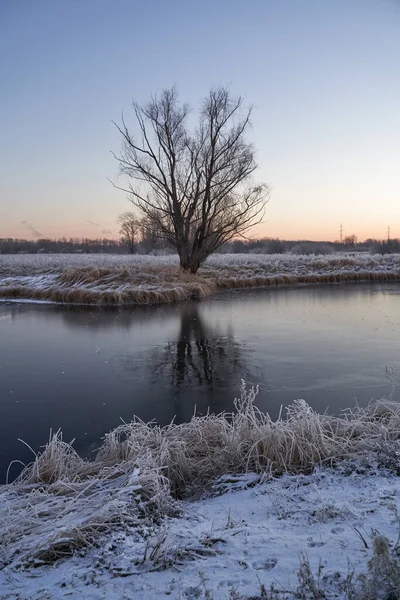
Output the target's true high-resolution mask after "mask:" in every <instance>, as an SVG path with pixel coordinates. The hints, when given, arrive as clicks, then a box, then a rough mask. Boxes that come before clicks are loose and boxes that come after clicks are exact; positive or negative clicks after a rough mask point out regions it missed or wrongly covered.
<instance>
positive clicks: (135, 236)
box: [117, 212, 141, 254]
mask: <svg viewBox="0 0 400 600" xmlns="http://www.w3.org/2000/svg"><path fill="white" fill-rule="evenodd" d="M117 222H118V224H119V225H120V230H119V232H120V234H121V235H122V236H123V238H124V240H125V241H126V243H127V244H128V248H129V252H130V253H131V254H134V253H135V250H136V244H137V243H138V241H139V235H140V227H141V224H140V221H139V219H137V218H136V217H135V215H134V214H133V213H132V212H124V213H122V215H120V216H119V217H118V221H117Z"/></svg>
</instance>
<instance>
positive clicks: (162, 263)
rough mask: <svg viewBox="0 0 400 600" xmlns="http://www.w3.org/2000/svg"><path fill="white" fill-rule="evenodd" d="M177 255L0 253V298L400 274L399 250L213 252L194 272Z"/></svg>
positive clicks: (181, 294) (95, 300) (120, 297)
mask: <svg viewBox="0 0 400 600" xmlns="http://www.w3.org/2000/svg"><path fill="white" fill-rule="evenodd" d="M178 264H179V261H178V257H177V256H176V255H168V256H128V255H110V254H70V255H68V254H52V255H44V254H40V255H28V254H23V255H0V298H1V297H3V298H31V299H32V300H52V301H54V302H67V303H88V304H129V303H155V302H174V301H178V300H187V299H190V298H193V297H196V298H198V297H202V296H206V295H209V294H211V293H213V291H215V290H216V289H217V288H235V287H253V286H274V285H281V284H284V285H294V284H298V283H329V282H339V281H359V280H386V279H394V280H398V279H400V255H399V254H387V255H384V256H382V255H378V254H364V253H359V254H356V253H347V254H346V253H343V254H330V255H317V256H316V255H309V256H301V255H300V256H298V255H290V254H282V255H279V254H275V255H265V254H215V255H212V256H211V257H209V259H208V260H207V261H206V262H205V264H204V265H203V266H202V268H201V269H199V271H198V273H197V276H196V277H193V276H191V275H187V274H182V273H180V271H179V269H178Z"/></svg>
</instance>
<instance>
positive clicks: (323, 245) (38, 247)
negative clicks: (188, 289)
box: [0, 236, 400, 254]
mask: <svg viewBox="0 0 400 600" xmlns="http://www.w3.org/2000/svg"><path fill="white" fill-rule="evenodd" d="M132 250H133V251H134V253H136V254H170V253H172V252H174V250H173V248H171V246H170V245H167V244H163V243H162V241H161V240H160V239H159V238H158V239H155V240H154V244H152V243H149V240H146V243H144V241H141V242H139V243H137V244H135V245H134V248H132V246H130V245H129V243H128V241H127V240H126V239H124V238H121V239H120V240H109V239H106V238H104V239H93V240H92V239H89V238H82V239H80V238H69V239H66V238H61V239H58V240H53V239H48V238H43V239H38V240H20V239H14V238H3V239H1V238H0V254H51V253H54V254H67V253H87V254H92V253H106V254H129V253H132ZM349 251H350V252H371V253H377V254H391V253H400V239H393V240H385V241H382V240H376V239H368V240H365V241H364V242H357V239H356V238H355V236H349V237H348V238H345V240H344V241H343V242H315V241H307V240H280V239H277V238H276V239H274V238H263V239H258V240H233V241H231V242H227V243H226V244H224V246H222V248H221V249H220V251H219V252H220V253H224V254H227V253H233V254H239V253H241V254H288V253H290V254H331V253H333V252H349Z"/></svg>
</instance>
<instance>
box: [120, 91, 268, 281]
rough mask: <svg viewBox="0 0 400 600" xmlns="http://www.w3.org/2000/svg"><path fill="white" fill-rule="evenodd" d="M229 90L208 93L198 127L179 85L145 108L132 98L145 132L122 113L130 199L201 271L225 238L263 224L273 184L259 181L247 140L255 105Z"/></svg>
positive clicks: (186, 267)
mask: <svg viewBox="0 0 400 600" xmlns="http://www.w3.org/2000/svg"><path fill="white" fill-rule="evenodd" d="M242 105H243V99H242V98H232V97H231V95H230V93H229V91H228V90H227V89H225V88H219V89H215V90H211V91H210V93H209V95H208V96H207V97H206V98H205V100H204V102H203V104H202V107H201V110H200V115H199V120H198V124H197V127H196V128H194V129H191V128H190V127H189V124H188V116H189V113H190V109H189V107H188V105H187V104H180V103H179V101H178V96H177V93H176V90H175V89H170V90H165V91H164V92H163V93H162V94H161V97H160V98H159V99H158V98H152V99H151V100H150V102H149V103H148V104H146V105H144V106H139V104H137V103H136V102H134V103H133V109H134V113H135V117H136V121H137V125H138V127H139V132H140V133H139V135H133V134H131V132H130V131H129V129H128V127H127V125H126V124H125V121H124V119H123V118H122V124H121V125H117V124H116V127H117V128H118V130H119V131H120V133H121V135H122V138H123V147H122V152H121V155H120V156H116V158H117V160H118V161H119V163H120V170H121V172H122V173H123V174H125V175H127V176H128V178H129V181H130V183H129V188H128V189H127V190H126V191H128V193H129V197H130V200H131V202H132V203H133V204H134V205H135V206H136V207H137V208H138V209H140V211H141V212H142V214H143V215H144V216H145V217H147V218H148V219H149V220H150V221H151V222H153V223H154V224H155V225H156V227H157V229H158V230H159V231H161V232H162V234H163V236H164V239H165V240H167V241H168V242H169V243H170V244H172V245H173V246H174V247H175V248H176V250H177V252H178V254H179V258H180V266H181V269H182V270H183V271H188V272H191V273H196V272H197V270H198V268H199V267H200V265H201V264H202V263H203V262H204V261H205V259H206V258H207V257H208V256H209V255H210V254H211V253H212V252H214V251H215V250H216V249H217V248H219V247H220V246H221V245H222V244H223V243H224V242H226V241H228V240H230V239H232V238H233V237H235V236H238V235H243V234H244V233H245V232H246V231H248V230H249V229H250V227H252V226H253V225H255V224H257V223H259V222H261V220H262V218H263V215H264V209H265V204H266V202H267V199H268V195H269V189H268V187H267V186H266V185H265V184H258V185H254V184H253V183H252V181H251V176H252V174H253V173H254V171H255V169H256V168H257V164H256V162H255V158H254V150H253V147H252V145H251V144H249V143H248V142H246V140H245V133H246V131H247V129H248V127H249V125H250V115H251V108H250V109H249V110H248V111H247V112H246V113H245V114H244V116H242V115H241V113H242Z"/></svg>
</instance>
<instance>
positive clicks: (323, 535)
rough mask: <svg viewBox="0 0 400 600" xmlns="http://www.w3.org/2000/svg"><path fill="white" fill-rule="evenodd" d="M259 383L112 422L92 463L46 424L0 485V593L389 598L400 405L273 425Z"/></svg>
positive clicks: (398, 499) (394, 582)
mask: <svg viewBox="0 0 400 600" xmlns="http://www.w3.org/2000/svg"><path fill="white" fill-rule="evenodd" d="M255 395H256V390H253V389H251V390H246V387H245V385H244V384H243V386H242V390H241V398H240V399H239V400H236V401H235V412H234V413H233V414H222V415H207V416H205V417H194V418H193V419H192V420H191V421H190V422H189V423H184V424H181V425H174V424H171V425H169V426H167V427H163V428H160V427H157V426H156V425H155V424H154V423H153V424H145V423H143V422H141V421H138V420H134V421H133V422H132V423H126V424H122V425H121V426H120V427H118V428H117V429H115V430H114V431H112V432H110V433H109V434H108V435H106V436H105V439H104V443H103V445H102V446H101V447H100V449H99V450H98V453H97V455H96V457H95V459H94V460H92V461H86V460H83V459H81V458H80V457H79V456H78V455H77V454H76V453H75V451H74V450H73V447H72V445H71V444H67V443H65V442H63V441H62V438H61V435H60V434H59V433H57V434H55V435H54V436H53V437H52V438H51V440H50V441H49V444H48V445H47V446H46V448H45V449H44V451H43V453H42V454H41V455H38V456H37V457H36V460H35V462H34V463H33V464H32V465H31V466H29V467H27V468H26V469H25V471H24V472H23V473H22V474H21V476H20V477H19V479H17V480H16V481H15V482H13V483H12V484H9V485H5V486H2V488H1V489H0V499H1V502H0V534H1V539H2V553H1V556H0V560H1V569H0V583H1V585H0V598H4V599H5V598H13V597H16V598H19V599H20V600H25V599H26V600H27V599H28V598H29V599H30V600H39V598H40V599H42V598H49V599H52V598H63V597H64V596H65V597H72V598H78V597H85V598H89V599H90V600H95V599H98V598H127V599H128V598H132V599H133V598H138V597H140V598H142V599H143V600H151V599H154V598H155V597H160V598H164V597H165V598H167V597H170V598H175V599H177V600H178V599H180V600H181V599H188V600H189V599H195V598H204V599H210V598H214V599H215V600H219V599H225V598H226V599H228V598H229V599H232V600H238V599H244V600H250V598H252V599H253V600H254V598H256V599H258V598H260V599H261V598H270V599H272V600H281V599H284V598H305V599H307V598H312V599H317V598H328V599H329V598H332V599H333V598H343V599H345V598H347V599H353V600H365V599H367V598H368V599H370V600H371V599H372V598H376V599H378V598H379V599H381V600H382V599H383V598H389V593H392V592H393V593H396V594H397V593H398V592H399V591H400V566H399V561H398V558H397V551H398V545H399V540H398V535H399V531H400V525H399V516H398V515H399V511H400V478H399V477H398V475H399V473H400V445H399V439H398V438H399V430H400V405H399V404H398V403H396V402H393V401H390V400H381V401H378V402H375V403H373V404H371V405H370V406H369V407H367V408H366V409H361V408H359V407H357V408H356V409H354V410H353V411H346V412H345V413H344V414H343V415H342V416H340V417H333V416H328V415H326V414H324V415H319V414H317V413H315V412H314V411H313V410H312V409H311V408H310V407H309V406H308V405H307V404H306V403H305V402H304V401H297V402H295V403H294V404H293V405H291V406H290V407H288V409H287V414H286V415H285V416H284V417H280V418H279V419H278V420H277V421H272V420H271V419H270V417H269V415H268V414H263V413H261V412H260V411H258V409H257V408H256V407H255V406H254V399H255ZM271 586H272V588H271ZM396 586H397V587H396ZM271 589H273V590H275V591H271ZM13 594H14V595H13ZM296 594H297V595H296ZM397 597H398V595H392V596H390V598H397Z"/></svg>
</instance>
